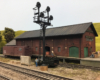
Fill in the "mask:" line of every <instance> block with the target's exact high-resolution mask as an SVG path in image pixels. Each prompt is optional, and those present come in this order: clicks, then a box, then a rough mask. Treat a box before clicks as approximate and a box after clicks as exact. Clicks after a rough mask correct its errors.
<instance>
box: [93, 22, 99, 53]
mask: <svg viewBox="0 0 100 80" xmlns="http://www.w3.org/2000/svg"><path fill="white" fill-rule="evenodd" d="M93 25H94V27H95V29H96V31H97V34H98V37H96V38H95V39H96V40H95V42H96V51H98V50H100V23H94V24H93Z"/></svg>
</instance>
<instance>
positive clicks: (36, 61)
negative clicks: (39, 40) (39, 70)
mask: <svg viewBox="0 0 100 80" xmlns="http://www.w3.org/2000/svg"><path fill="white" fill-rule="evenodd" d="M35 63H36V67H37V66H38V59H37V58H36V59H35Z"/></svg>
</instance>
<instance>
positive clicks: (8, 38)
mask: <svg viewBox="0 0 100 80" xmlns="http://www.w3.org/2000/svg"><path fill="white" fill-rule="evenodd" d="M4 37H5V39H6V42H7V43H8V42H10V41H11V40H13V39H14V37H15V32H14V30H13V29H11V28H7V27H5V31H4Z"/></svg>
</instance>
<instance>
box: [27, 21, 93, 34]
mask: <svg viewBox="0 0 100 80" xmlns="http://www.w3.org/2000/svg"><path fill="white" fill-rule="evenodd" d="M89 23H92V22H87V23H80V24H73V25H67V26H59V27H53V28H47V29H46V30H48V29H54V28H62V27H70V26H76V25H82V24H89ZM38 30H40V29H38ZM38 30H31V31H38ZM31 31H26V32H31Z"/></svg>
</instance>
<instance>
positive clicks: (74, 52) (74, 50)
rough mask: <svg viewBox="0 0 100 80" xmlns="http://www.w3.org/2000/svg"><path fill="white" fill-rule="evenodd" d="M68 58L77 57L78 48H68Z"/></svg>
mask: <svg viewBox="0 0 100 80" xmlns="http://www.w3.org/2000/svg"><path fill="white" fill-rule="evenodd" d="M69 57H79V48H78V47H70V48H69Z"/></svg>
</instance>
